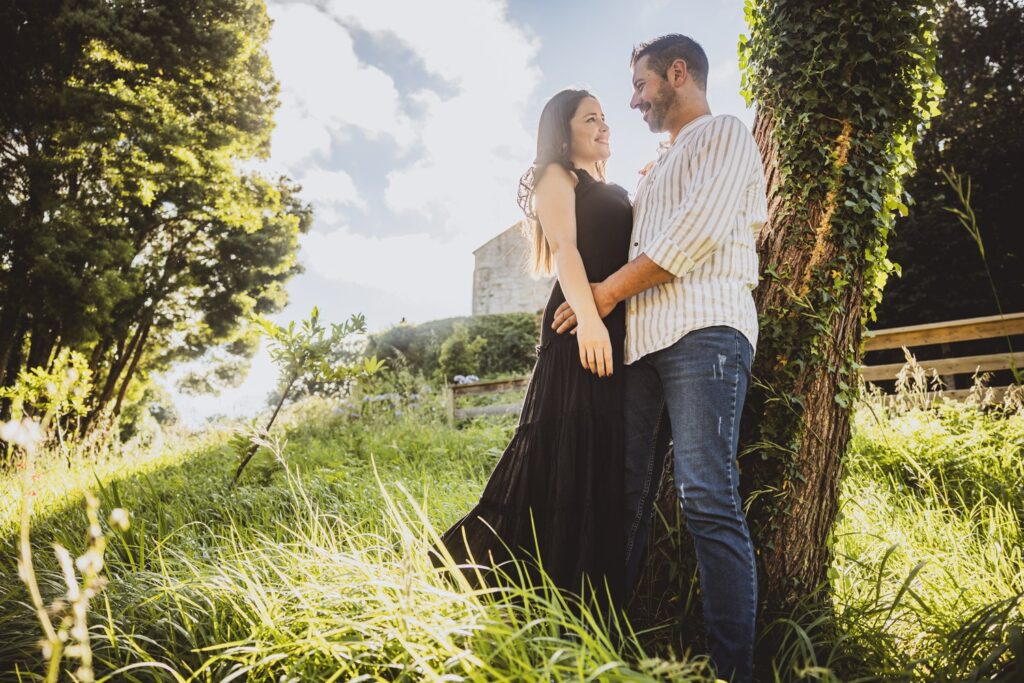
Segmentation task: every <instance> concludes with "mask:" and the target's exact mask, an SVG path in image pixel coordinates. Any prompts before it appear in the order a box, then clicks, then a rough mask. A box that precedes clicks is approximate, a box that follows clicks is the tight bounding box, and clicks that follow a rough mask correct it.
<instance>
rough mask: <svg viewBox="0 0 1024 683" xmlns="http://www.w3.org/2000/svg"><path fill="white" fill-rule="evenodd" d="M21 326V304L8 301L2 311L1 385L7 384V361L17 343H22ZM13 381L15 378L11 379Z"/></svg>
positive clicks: (0, 313) (0, 346)
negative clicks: (19, 331) (19, 329)
mask: <svg viewBox="0 0 1024 683" xmlns="http://www.w3.org/2000/svg"><path fill="white" fill-rule="evenodd" d="M19 327H21V305H20V304H19V303H16V302H10V301H9V302H7V303H6V305H5V306H4V307H3V310H2V312H0V387H3V386H7V385H6V384H5V381H6V380H7V376H8V371H7V363H8V361H10V359H11V352H12V351H13V350H14V347H15V345H17V344H21V343H22V338H21V335H20V334H19V333H18V328H19ZM11 381H13V380H11Z"/></svg>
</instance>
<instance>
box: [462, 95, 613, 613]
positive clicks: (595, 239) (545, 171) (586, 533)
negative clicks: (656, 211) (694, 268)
mask: <svg viewBox="0 0 1024 683" xmlns="http://www.w3.org/2000/svg"><path fill="white" fill-rule="evenodd" d="M608 136H609V130H608V125H607V124H606V123H605V120H604V114H603V112H602V111H601V105H600V103H599V102H598V101H597V100H596V99H595V98H594V97H593V96H592V95H591V94H590V93H588V92H586V91H584V90H563V91H562V92H560V93H558V94H557V95H555V96H554V97H553V98H551V100H550V101H549V102H548V103H547V105H545V107H544V110H543V112H542V113H541V117H540V125H539V129H538V134H537V157H536V160H535V161H534V163H533V166H532V167H531V168H530V170H528V171H527V172H526V174H525V175H524V176H523V178H522V179H521V181H520V195H519V204H520V206H521V207H522V208H523V210H524V212H525V213H526V215H527V217H528V218H529V224H530V227H531V233H532V234H531V243H532V247H533V262H534V268H535V270H537V271H538V272H542V273H543V272H550V271H551V270H552V266H554V270H555V271H556V272H557V274H558V282H557V283H556V284H555V286H554V289H553V290H552V292H551V298H550V299H549V300H548V303H547V307H546V308H545V309H544V323H543V325H542V326H541V330H542V331H541V339H540V345H539V346H538V347H537V352H538V356H537V364H536V366H535V368H534V371H533V377H532V379H531V381H530V386H529V388H528V389H527V392H526V400H525V403H524V405H523V412H522V414H521V416H520V419H519V426H518V428H517V429H516V432H515V435H514V436H513V437H512V440H511V442H510V443H509V445H508V447H507V448H506V449H505V452H504V454H503V455H502V457H501V459H500V460H499V462H498V464H497V466H496V467H495V469H494V472H493V473H492V474H491V477H490V479H489V480H488V482H487V485H486V487H485V488H484V492H483V495H482V496H481V499H480V502H479V504H478V505H477V506H476V507H475V508H474V509H473V510H471V511H470V512H469V514H467V515H466V516H465V517H463V518H462V519H461V520H459V521H458V522H457V523H456V524H455V525H454V526H452V528H451V529H449V530H448V531H447V532H445V534H444V537H443V540H444V542H445V545H446V547H447V548H448V549H449V551H450V552H451V553H452V555H453V556H454V557H455V559H456V560H457V561H460V562H477V563H485V564H492V563H494V564H497V563H500V562H502V561H504V560H506V559H508V557H509V551H511V553H512V554H513V555H514V556H515V557H517V558H519V559H539V561H540V564H541V565H542V566H543V568H544V571H546V572H547V574H548V575H549V576H550V577H551V578H552V580H553V581H554V583H555V584H556V585H557V586H559V587H560V588H563V589H565V590H567V591H570V592H572V593H574V594H576V595H580V596H587V595H589V594H590V588H588V586H592V587H593V592H594V594H595V595H596V598H597V599H598V600H599V601H600V602H601V603H604V602H606V596H608V595H610V596H611V598H612V600H613V601H615V600H617V599H618V598H619V597H620V595H621V593H622V590H623V586H622V585H621V583H622V577H623V559H624V551H623V547H622V546H623V544H622V542H621V539H620V538H619V536H620V533H621V529H622V524H621V523H620V521H619V514H620V509H621V491H620V487H621V482H622V450H623V441H624V438H623V427H622V392H621V381H620V377H621V373H616V370H617V369H618V368H621V366H622V359H623V344H624V340H625V308H624V306H623V305H622V304H620V305H619V306H617V307H616V308H615V309H614V310H613V311H612V312H611V314H609V315H608V316H607V317H606V318H605V319H604V320H603V321H602V320H601V318H600V317H599V315H598V313H597V308H596V306H595V305H594V299H593V296H592V294H591V289H590V284H589V283H590V282H596V281H600V280H603V279H604V278H606V277H607V276H609V275H611V274H612V273H613V272H615V271H616V270H617V269H618V268H619V267H620V266H622V265H623V264H624V263H625V262H626V260H627V253H628V248H629V237H630V231H631V228H632V221H633V213H632V208H631V207H630V204H629V198H628V196H627V193H626V191H625V190H624V189H622V188H621V187H618V186H617V185H611V184H606V183H605V182H604V166H605V162H606V160H607V159H608V157H609V155H610V154H611V151H610V148H609V146H608ZM564 301H568V302H569V304H570V305H571V306H572V308H573V310H574V311H577V313H578V318H577V319H578V327H577V333H576V335H575V336H573V335H569V334H565V335H559V334H556V333H555V332H554V331H553V330H552V329H551V323H552V320H553V318H554V313H555V310H556V309H557V308H558V307H559V306H560V305H561V304H562V303H563V302H564ZM606 586H607V587H606Z"/></svg>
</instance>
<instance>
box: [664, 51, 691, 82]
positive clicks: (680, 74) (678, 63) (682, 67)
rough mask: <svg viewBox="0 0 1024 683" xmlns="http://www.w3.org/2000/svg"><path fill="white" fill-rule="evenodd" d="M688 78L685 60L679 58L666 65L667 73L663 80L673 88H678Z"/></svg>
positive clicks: (688, 72)
mask: <svg viewBox="0 0 1024 683" xmlns="http://www.w3.org/2000/svg"><path fill="white" fill-rule="evenodd" d="M689 77H690V70H689V69H688V68H687V66H686V60H685V59H682V58H679V59H677V60H675V61H674V62H672V63H671V64H669V65H668V71H666V72H665V80H666V81H668V84H669V85H671V86H672V87H673V88H678V87H679V86H681V85H682V84H683V83H685V82H686V79H687V78H689Z"/></svg>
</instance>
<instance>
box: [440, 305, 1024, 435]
mask: <svg viewBox="0 0 1024 683" xmlns="http://www.w3.org/2000/svg"><path fill="white" fill-rule="evenodd" d="M1014 335H1024V313H1011V314H1007V315H1001V316H1000V315H993V316H987V317H984V318H967V319H965V320H950V321H947V322H941V323H928V324H926V325H910V326H907V327H893V328H890V329H885V330H869V331H868V332H867V333H866V334H865V338H864V353H865V355H867V354H869V353H871V352H873V351H885V350H891V349H899V348H903V347H906V348H907V349H913V348H914V347H917V346H926V345H929V344H949V343H953V342H964V341H975V340H979V339H993V338H997V337H1012V336H1014ZM917 363H918V365H920V366H921V367H922V368H923V369H924V371H925V372H926V373H928V375H929V376H930V375H931V374H932V372H933V371H935V372H938V374H939V375H941V376H943V377H949V376H955V375H973V374H974V373H977V372H993V371H996V370H1009V369H1011V368H1017V369H1024V351H1017V352H1015V353H1011V352H1009V351H1006V352H1004V353H993V354H987V355H980V356H960V357H955V358H938V359H934V360H919V361H917ZM903 366H904V363H903V362H899V363H886V364H882V365H864V366H863V367H862V368H861V377H863V378H864V380H865V381H867V382H880V381H884V380H894V379H896V375H897V374H899V371H900V369H901V368H902V367H903ZM529 381H530V378H529V377H517V378H514V379H504V380H495V381H490V382H474V383H472V384H452V385H451V386H450V387H449V389H450V391H449V394H448V419H449V421H450V422H452V423H454V422H455V421H456V420H462V419H467V418H471V417H481V416H484V415H503V414H507V413H518V412H519V411H520V410H522V407H523V404H522V402H521V401H520V402H517V403H502V404H495V405H487V406H477V407H473V408H459V407H458V400H459V398H462V397H465V396H480V395H488V394H500V393H506V392H509V391H517V390H522V389H523V388H525V387H526V385H527V384H528V383H529ZM993 390H994V392H995V394H996V398H997V400H998V399H999V398H1000V397H1001V396H1002V394H1003V393H1004V392H1005V391H1006V387H1005V386H1002V387H993ZM969 392H970V390H969V389H950V390H946V391H943V392H942V395H943V396H944V397H945V398H949V399H954V400H960V399H963V398H965V397H966V396H967V394H968V393H969Z"/></svg>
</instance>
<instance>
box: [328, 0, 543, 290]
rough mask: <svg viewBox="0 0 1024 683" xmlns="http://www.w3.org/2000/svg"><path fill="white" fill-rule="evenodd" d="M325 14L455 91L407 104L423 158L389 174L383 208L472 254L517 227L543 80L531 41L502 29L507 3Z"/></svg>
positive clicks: (356, 7)
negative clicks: (408, 216)
mask: <svg viewBox="0 0 1024 683" xmlns="http://www.w3.org/2000/svg"><path fill="white" fill-rule="evenodd" d="M328 9H329V11H330V12H331V13H332V14H334V15H335V16H337V17H339V18H340V19H342V20H344V21H346V22H352V23H356V24H358V25H359V26H360V27H361V28H362V29H363V30H365V31H368V32H370V33H386V34H388V35H389V36H391V37H393V38H395V39H397V40H399V41H400V42H402V43H403V44H404V45H406V46H408V47H409V48H410V49H411V50H412V51H413V52H415V54H416V55H417V56H418V57H419V58H420V59H421V60H422V63H423V67H424V68H425V69H426V70H427V71H428V72H430V73H433V74H436V75H437V76H439V77H441V78H442V79H444V81H445V82H446V83H448V84H450V85H452V86H454V88H455V91H456V92H455V94H454V95H450V96H447V97H445V96H442V95H439V94H438V93H436V92H433V91H429V90H420V91H419V92H417V93H415V94H414V95H413V97H414V98H415V100H416V102H417V104H418V105H420V107H421V109H422V110H423V111H424V114H423V117H422V118H420V119H418V120H416V121H415V122H414V123H413V125H414V130H415V132H416V138H417V144H418V147H419V148H421V149H422V150H423V155H422V156H420V157H418V158H417V159H416V161H415V162H414V163H412V165H410V166H405V167H399V168H395V169H393V170H392V171H391V172H390V173H388V189H387V193H386V198H387V202H388V205H389V206H390V207H391V208H392V209H393V210H395V211H413V212H419V213H422V214H423V215H425V216H428V217H431V218H434V219H442V220H443V221H444V227H445V231H446V233H447V234H448V235H449V236H452V235H454V236H458V237H463V238H465V240H466V243H467V244H471V245H472V247H475V246H478V245H477V244H476V243H478V242H483V241H484V240H486V239H488V238H489V237H491V236H493V235H494V234H495V233H497V232H498V231H499V230H501V229H502V228H504V227H505V226H506V225H508V224H510V223H511V222H513V221H514V220H516V219H518V217H519V216H518V213H517V212H518V208H517V207H516V205H515V196H516V187H517V181H518V178H519V176H520V174H521V173H522V172H523V171H524V170H526V166H527V165H528V164H529V163H530V160H531V159H532V158H533V147H534V144H535V143H534V139H533V134H532V132H530V131H528V130H527V127H526V125H525V124H524V121H523V111H524V108H525V106H526V103H527V99H528V98H529V96H530V94H531V93H532V92H533V90H534V88H535V87H536V86H537V84H538V83H539V81H540V78H541V73H540V70H539V68H538V67H537V66H536V65H535V64H534V59H535V58H536V56H537V53H538V50H539V43H538V41H537V40H536V39H535V38H533V37H531V36H528V35H527V34H526V33H525V32H524V31H523V30H522V29H520V28H519V27H517V26H515V25H513V24H511V23H510V22H509V20H508V18H507V15H506V7H505V4H504V3H503V2H500V1H497V0H443V1H442V2H434V3H425V2H409V1H408V0H405V1H403V0H390V1H388V0H334V1H333V2H331V3H329V5H328ZM472 247H470V250H471V248H472ZM463 257H464V258H466V259H469V258H470V256H469V251H467V252H466V253H465V254H464V255H463ZM464 287H468V284H464Z"/></svg>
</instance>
